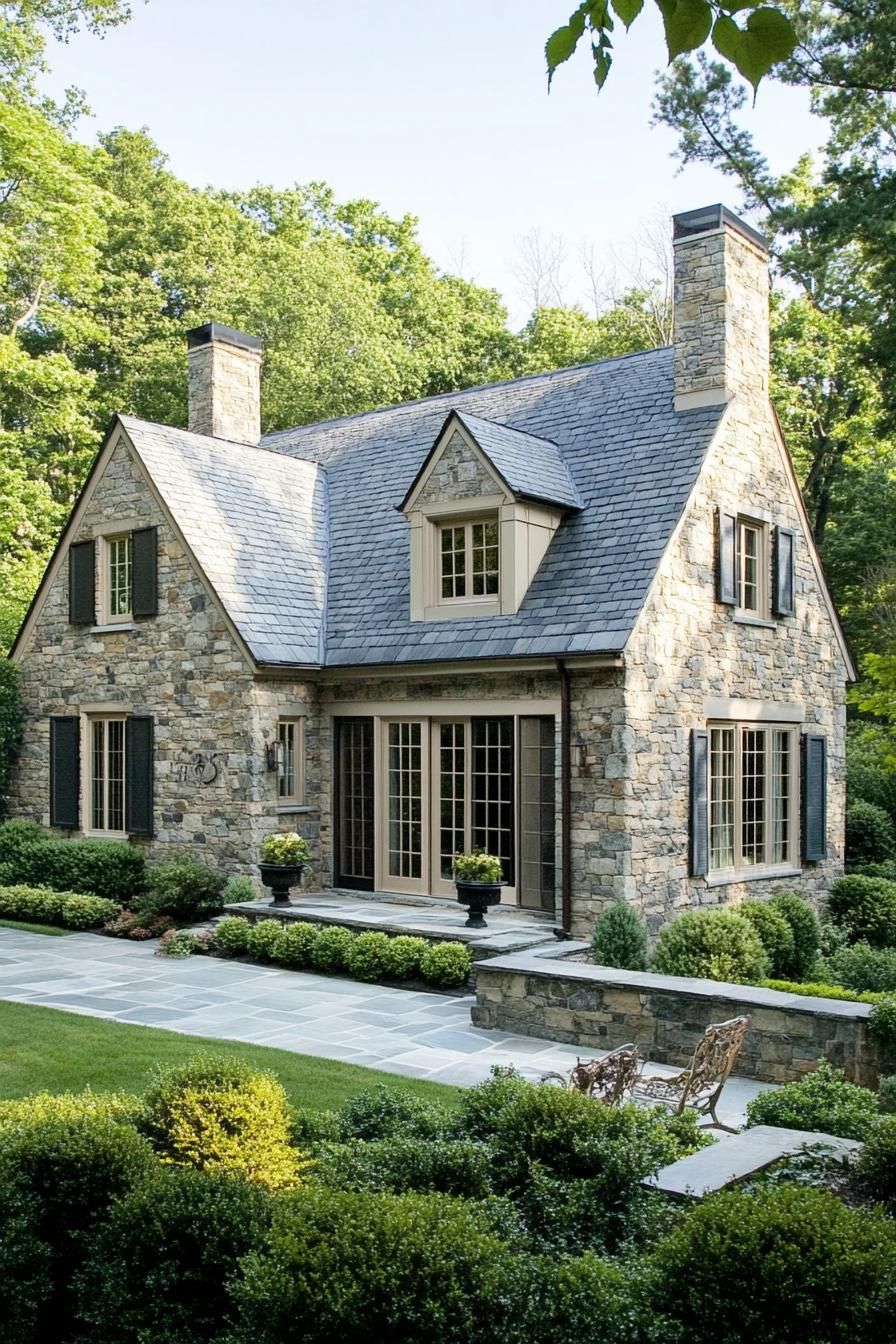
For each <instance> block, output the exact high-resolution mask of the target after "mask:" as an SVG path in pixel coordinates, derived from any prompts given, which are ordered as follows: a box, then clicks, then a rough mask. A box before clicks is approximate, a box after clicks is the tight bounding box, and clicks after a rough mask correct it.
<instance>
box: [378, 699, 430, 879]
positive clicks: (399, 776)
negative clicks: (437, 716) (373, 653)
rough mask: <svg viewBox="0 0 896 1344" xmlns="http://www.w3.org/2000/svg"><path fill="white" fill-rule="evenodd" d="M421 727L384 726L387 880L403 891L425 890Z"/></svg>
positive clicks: (410, 723)
mask: <svg viewBox="0 0 896 1344" xmlns="http://www.w3.org/2000/svg"><path fill="white" fill-rule="evenodd" d="M424 728H425V725H424V724H423V723H422V722H421V721H419V720H412V721H404V720H402V721H398V722H391V723H387V725H386V847H385V848H386V855H385V859H386V864H385V866H386V877H387V880H388V882H389V885H390V888H395V889H396V890H402V891H403V890H409V891H425V890H427V885H426V883H427V882H428V872H427V865H426V855H427V853H428V848H429V846H428V834H425V833H424V817H426V816H428V806H427V801H428V787H427V780H426V775H425V761H424ZM427 755H428V753H427ZM426 829H427V832H428V826H427V828H426Z"/></svg>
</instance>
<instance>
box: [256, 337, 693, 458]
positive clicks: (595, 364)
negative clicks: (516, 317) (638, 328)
mask: <svg viewBox="0 0 896 1344" xmlns="http://www.w3.org/2000/svg"><path fill="white" fill-rule="evenodd" d="M671 349H672V347H671V345H655V346H651V347H650V349H649V350H629V351H628V353H627V354H624V355H608V356H607V357H606V358H605V359H586V360H584V361H583V362H582V363H581V364H567V365H564V367H563V368H560V369H545V370H543V371H542V372H541V373H524V374H520V376H519V377H518V378H499V379H498V380H497V381H496V382H494V383H476V384H475V385H474V386H473V387H460V388H454V389H452V390H451V391H450V392H433V393H431V394H430V395H429V396H428V397H415V398H414V399H413V400H411V401H396V402H394V403H393V405H391V406H373V407H371V409H370V410H369V411H354V412H352V414H351V415H338V416H334V417H333V418H331V419H329V420H311V421H309V422H308V424H306V425H291V426H289V427H287V428H286V429H274V430H271V432H270V433H269V434H264V435H262V440H263V441H264V440H267V441H268V442H270V441H271V440H274V439H279V438H284V437H286V435H288V434H300V433H302V432H303V431H305V430H312V429H321V428H322V427H323V426H324V425H348V424H351V423H352V422H353V421H355V420H363V419H364V418H365V417H367V416H373V415H387V414H389V413H391V412H393V411H403V410H411V409H412V408H413V407H416V406H425V405H426V403H427V402H430V401H445V400H446V399H447V398H449V397H466V396H469V395H470V393H471V392H488V391H490V390H491V389H493V388H499V387H515V386H518V385H519V384H520V383H534V382H536V381H537V380H538V379H539V378H546V379H551V378H557V377H558V376H559V375H560V374H562V373H578V372H579V370H580V369H596V368H599V367H600V366H601V365H604V364H619V363H621V362H622V361H623V360H626V359H642V358H643V357H644V356H645V355H658V354H660V353H661V352H662V351H663V350H671ZM471 414H475V412H471ZM482 419H486V417H485V416H482ZM495 423H497V421H496V422H495ZM505 428H506V429H511V428H512V426H511V425H506V426H505ZM522 432H523V433H526V431H525V430H523V431H522ZM259 446H261V445H259Z"/></svg>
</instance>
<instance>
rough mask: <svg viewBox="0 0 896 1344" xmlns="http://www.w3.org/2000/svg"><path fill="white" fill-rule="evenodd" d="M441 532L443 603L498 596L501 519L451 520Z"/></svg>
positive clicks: (440, 589) (441, 588)
mask: <svg viewBox="0 0 896 1344" xmlns="http://www.w3.org/2000/svg"><path fill="white" fill-rule="evenodd" d="M439 533H440V554H439V560H440V566H441V568H440V587H439V593H440V597H441V600H442V601H443V602H452V601H456V600H458V599H465V598H476V597H497V595H498V585H499V557H498V552H499V546H498V520H497V518H487V519H483V520H482V521H480V522H466V523H448V524H446V525H445V526H443V527H441V528H440V529H439Z"/></svg>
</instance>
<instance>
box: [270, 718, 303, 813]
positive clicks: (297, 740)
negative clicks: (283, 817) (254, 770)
mask: <svg viewBox="0 0 896 1344" xmlns="http://www.w3.org/2000/svg"><path fill="white" fill-rule="evenodd" d="M284 724H290V725H292V728H293V734H294V737H293V791H292V793H288V794H285V793H281V792H280V780H281V778H282V773H281V772H282V766H281V763H280V728H281V726H282V725H284ZM276 734H277V735H276V738H275V741H276V743H277V783H276V788H277V809H278V811H279V810H280V809H281V808H282V809H284V810H285V811H294V810H295V809H296V808H300V807H304V806H305V719H304V716H303V715H299V714H281V715H280V716H279V718H278V719H277V727H276Z"/></svg>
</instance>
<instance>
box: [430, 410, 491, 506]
mask: <svg viewBox="0 0 896 1344" xmlns="http://www.w3.org/2000/svg"><path fill="white" fill-rule="evenodd" d="M496 493H503V491H502V490H501V487H500V486H499V485H498V482H497V481H496V480H495V478H494V476H493V475H492V473H491V472H490V471H488V470H487V469H486V467H485V466H484V465H483V463H482V461H481V459H480V457H479V455H478V453H475V452H474V451H473V449H472V448H470V447H469V445H468V444H467V441H466V439H465V438H464V437H463V435H462V434H461V432H460V430H458V429H456V430H455V431H454V433H453V434H452V435H451V437H450V439H449V440H448V442H447V443H446V444H445V446H444V448H443V449H442V452H441V453H440V455H439V459H438V461H437V462H436V463H435V465H434V466H433V468H432V471H431V473H430V475H429V478H428V480H427V482H426V484H425V485H424V487H423V489H422V491H421V492H420V495H419V496H418V498H417V502H416V505H415V507H416V508H420V507H422V506H424V505H426V504H433V503H439V504H441V503H443V502H444V501H445V500H446V499H448V500H454V499H458V500H461V499H474V498H476V497H477V496H479V495H494V494H496Z"/></svg>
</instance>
